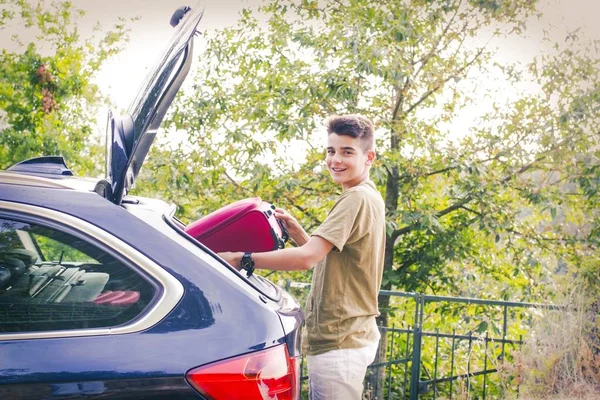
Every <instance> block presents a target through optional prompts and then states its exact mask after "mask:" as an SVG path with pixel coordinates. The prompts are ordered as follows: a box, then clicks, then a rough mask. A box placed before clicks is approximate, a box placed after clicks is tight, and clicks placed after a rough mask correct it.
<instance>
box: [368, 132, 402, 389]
mask: <svg viewBox="0 0 600 400" xmlns="http://www.w3.org/2000/svg"><path fill="white" fill-rule="evenodd" d="M393 144H394V143H393ZM396 145H397V143H396ZM398 175H399V173H398V167H392V168H390V170H389V172H388V177H387V182H386V193H385V206H386V210H387V211H388V212H389V211H395V210H396V208H397V206H398V198H399V193H398ZM394 241H395V238H394V237H393V235H388V236H387V238H386V244H385V260H384V264H383V274H384V276H385V275H386V274H387V273H388V272H389V271H392V270H393V266H394ZM381 289H383V290H391V289H392V283H391V281H388V283H386V284H384V285H382V287H381ZM389 305H390V297H389V296H381V295H380V296H379V310H380V312H381V315H380V316H379V317H378V318H377V325H379V326H380V327H381V328H385V327H387V326H388V310H389ZM387 348H388V339H387V333H386V331H385V330H382V332H381V341H380V342H379V351H378V354H377V357H376V358H375V363H384V362H386V361H387V354H388V351H387ZM387 371H388V373H389V368H388V369H387ZM385 374H386V367H385V366H382V367H379V368H375V369H373V370H371V371H369V373H368V374H367V377H366V387H367V391H366V393H367V396H365V397H366V398H367V399H369V400H375V399H377V400H382V399H383V398H384V397H383V396H384V386H385ZM389 389H390V388H388V390H389Z"/></svg>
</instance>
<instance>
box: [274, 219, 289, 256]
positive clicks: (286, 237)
mask: <svg viewBox="0 0 600 400" xmlns="http://www.w3.org/2000/svg"><path fill="white" fill-rule="evenodd" d="M275 220H276V221H277V224H278V225H279V228H281V238H280V239H279V248H280V249H283V248H284V247H285V242H287V241H288V240H289V239H290V234H289V233H288V231H287V229H285V225H284V224H283V221H282V220H280V219H279V218H275Z"/></svg>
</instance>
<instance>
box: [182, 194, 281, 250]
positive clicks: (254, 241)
mask: <svg viewBox="0 0 600 400" xmlns="http://www.w3.org/2000/svg"><path fill="white" fill-rule="evenodd" d="M274 211H275V206H274V205H272V204H270V203H267V202H266V201H262V200H261V199H260V197H252V198H249V199H244V200H240V201H236V202H235V203H231V204H229V205H227V206H225V207H222V208H220V209H218V210H216V211H214V212H212V213H210V214H208V215H207V216H205V217H202V218H201V219H199V220H197V221H195V222H193V223H191V224H189V225H188V226H187V227H186V228H185V231H186V232H187V233H188V234H189V235H191V236H193V237H194V238H196V239H197V240H198V241H199V242H201V243H202V244H204V245H205V246H206V247H208V248H209V249H211V250H212V251H214V252H215V253H218V252H222V251H244V252H246V251H250V252H264V251H272V250H276V249H281V248H283V246H284V245H285V242H286V241H287V240H288V238H289V235H288V233H287V231H286V230H285V228H284V226H283V224H282V223H281V221H279V220H278V219H277V218H275V215H274Z"/></svg>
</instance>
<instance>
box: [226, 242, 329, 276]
mask: <svg viewBox="0 0 600 400" xmlns="http://www.w3.org/2000/svg"><path fill="white" fill-rule="evenodd" d="M331 249H333V244H331V243H329V242H328V241H327V240H325V239H323V238H322V237H319V236H312V237H310V239H309V240H308V241H307V242H306V243H305V244H304V245H302V246H300V247H292V248H288V249H282V250H275V251H269V252H265V253H252V258H253V259H254V268H257V269H270V270H274V271H298V270H309V269H311V268H312V267H313V266H315V265H316V264H317V263H318V262H319V261H321V260H322V259H324V258H325V256H326V255H327V253H329V252H330V251H331ZM218 254H219V256H220V257H221V258H223V259H224V260H225V261H227V262H228V263H229V264H230V265H231V266H232V267H233V268H235V269H237V270H238V271H239V270H240V268H241V265H240V262H241V261H242V256H243V255H244V253H242V252H235V253H232V252H224V253H218Z"/></svg>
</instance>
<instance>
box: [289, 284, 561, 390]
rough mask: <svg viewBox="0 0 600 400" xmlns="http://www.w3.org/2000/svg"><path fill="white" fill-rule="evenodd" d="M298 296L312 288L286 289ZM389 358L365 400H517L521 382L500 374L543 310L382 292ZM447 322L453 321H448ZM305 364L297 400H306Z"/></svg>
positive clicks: (375, 367)
mask: <svg viewBox="0 0 600 400" xmlns="http://www.w3.org/2000/svg"><path fill="white" fill-rule="evenodd" d="M285 287H286V289H287V290H288V291H291V292H292V293H293V294H295V295H297V296H298V297H303V296H304V295H305V294H306V292H307V289H308V288H309V287H310V284H306V283H299V282H287V283H286V285H285ZM386 297H387V298H388V301H387V302H386V303H388V304H389V307H388V308H387V309H386V310H380V311H381V312H382V313H383V312H387V313H388V315H389V316H390V317H389V318H388V321H390V322H391V326H389V325H390V324H388V326H380V332H381V335H382V340H381V342H380V346H383V345H385V346H386V351H384V352H383V351H380V352H379V355H378V357H377V358H376V360H375V361H374V362H373V364H371V365H370V366H369V369H368V372H367V378H366V379H365V399H369V400H375V399H377V400H383V399H390V400H391V399H410V400H416V399H438V398H444V399H452V398H458V397H460V398H465V397H466V398H477V399H497V398H504V397H509V396H515V395H518V390H519V382H518V379H514V377H511V376H509V375H510V374H504V375H503V374H501V373H500V372H501V371H499V369H500V370H502V371H506V366H507V365H510V364H511V363H512V362H513V357H514V355H515V351H517V350H518V349H519V348H520V346H521V345H522V343H523V337H522V335H523V334H524V333H526V332H527V331H528V330H529V328H530V327H531V326H532V324H533V321H534V319H535V315H536V313H538V311H539V310H540V309H548V308H560V307H559V306H554V305H548V304H536V303H524V302H513V301H497V300H483V299H476V298H462V297H448V296H433V295H425V294H421V293H405V292H397V291H385V290H384V291H381V292H380V302H381V303H383V302H382V301H381V300H382V299H384V298H386ZM446 316H451V318H450V317H446ZM307 379H308V377H307V376H306V368H305V366H304V363H303V364H302V380H303V387H302V398H307V391H308V390H307V382H306V380H307Z"/></svg>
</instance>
